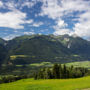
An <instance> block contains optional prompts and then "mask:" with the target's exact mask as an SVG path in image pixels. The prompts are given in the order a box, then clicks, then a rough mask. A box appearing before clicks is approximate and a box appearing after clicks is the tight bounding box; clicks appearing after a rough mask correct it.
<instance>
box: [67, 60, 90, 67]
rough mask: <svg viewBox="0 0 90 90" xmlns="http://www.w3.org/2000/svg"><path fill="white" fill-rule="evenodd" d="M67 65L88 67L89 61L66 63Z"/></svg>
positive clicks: (89, 65)
mask: <svg viewBox="0 0 90 90" xmlns="http://www.w3.org/2000/svg"><path fill="white" fill-rule="evenodd" d="M66 65H67V66H71V65H73V66H74V67H84V68H90V61H81V62H72V63H66Z"/></svg>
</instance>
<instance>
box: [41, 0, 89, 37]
mask: <svg viewBox="0 0 90 90" xmlns="http://www.w3.org/2000/svg"><path fill="white" fill-rule="evenodd" d="M39 1H41V2H43V5H42V7H41V9H42V10H41V13H40V14H39V15H40V16H48V17H49V18H51V19H53V20H55V21H56V22H57V24H56V26H54V29H55V32H54V34H58V35H59V34H60V35H61V34H77V35H78V36H81V37H90V0H39ZM74 12H77V14H76V15H75V14H73V13H74ZM68 16H69V17H70V16H75V17H77V18H74V19H75V21H78V22H77V23H74V27H73V28H72V31H71V30H69V29H68V28H67V27H66V26H67V25H68V22H65V21H64V19H62V18H63V17H65V18H68ZM59 20H60V21H59Z"/></svg>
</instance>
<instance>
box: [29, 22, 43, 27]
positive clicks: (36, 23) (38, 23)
mask: <svg viewBox="0 0 90 90" xmlns="http://www.w3.org/2000/svg"><path fill="white" fill-rule="evenodd" d="M41 25H43V22H33V24H32V25H31V26H33V27H39V26H41Z"/></svg>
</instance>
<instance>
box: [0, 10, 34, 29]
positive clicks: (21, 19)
mask: <svg viewBox="0 0 90 90" xmlns="http://www.w3.org/2000/svg"><path fill="white" fill-rule="evenodd" d="M32 22H33V20H26V13H23V12H21V11H18V10H14V11H11V12H7V13H0V27H8V28H13V29H23V28H24V26H23V24H25V23H32Z"/></svg>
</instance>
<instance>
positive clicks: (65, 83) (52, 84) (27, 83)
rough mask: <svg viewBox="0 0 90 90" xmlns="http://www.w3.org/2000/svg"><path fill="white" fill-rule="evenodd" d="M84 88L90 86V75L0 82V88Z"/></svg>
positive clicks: (7, 89) (32, 89) (42, 89)
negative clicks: (72, 77) (73, 77)
mask: <svg viewBox="0 0 90 90" xmlns="http://www.w3.org/2000/svg"><path fill="white" fill-rule="evenodd" d="M84 88H85V89H88V88H90V76H88V77H83V78H78V79H62V80H60V79H55V80H54V79H52V80H33V79H22V80H19V81H16V82H12V83H7V84H0V90H83V89H84ZM88 90H90V89H88Z"/></svg>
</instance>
